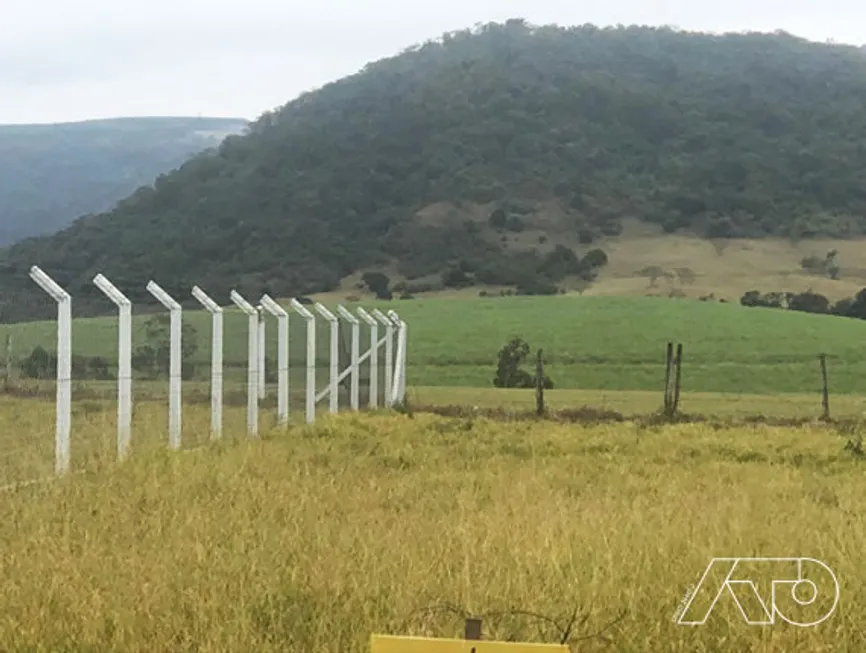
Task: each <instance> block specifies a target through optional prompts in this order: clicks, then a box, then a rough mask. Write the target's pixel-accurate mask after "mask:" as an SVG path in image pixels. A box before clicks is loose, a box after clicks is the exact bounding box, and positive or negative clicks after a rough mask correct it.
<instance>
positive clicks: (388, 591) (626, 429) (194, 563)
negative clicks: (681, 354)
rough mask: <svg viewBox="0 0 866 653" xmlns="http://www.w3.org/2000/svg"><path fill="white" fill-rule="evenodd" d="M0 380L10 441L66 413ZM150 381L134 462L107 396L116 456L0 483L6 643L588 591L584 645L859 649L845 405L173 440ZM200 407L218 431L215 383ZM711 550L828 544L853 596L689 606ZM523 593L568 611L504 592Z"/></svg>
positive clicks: (520, 606)
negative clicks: (171, 444) (822, 412)
mask: <svg viewBox="0 0 866 653" xmlns="http://www.w3.org/2000/svg"><path fill="white" fill-rule="evenodd" d="M3 401H4V405H3V407H2V408H3V410H2V414H3V415H14V419H11V418H10V419H6V420H5V421H4V422H3V429H4V432H3V433H2V439H3V442H5V443H6V448H7V449H8V450H11V444H12V443H14V442H17V441H18V440H20V439H21V438H25V437H28V436H30V435H32V434H31V430H32V429H33V428H34V427H35V426H38V427H39V429H40V431H41V430H42V429H43V428H44V426H45V425H46V423H47V424H49V425H50V412H51V411H50V407H51V404H48V403H43V402H38V401H32V400H30V401H21V400H11V399H4V400H3ZM154 406H155V408H154V409H153V410H154V412H153V413H152V414H150V413H148V414H146V415H138V416H137V419H140V420H142V421H141V422H140V424H141V426H140V427H139V428H138V430H137V431H136V433H138V434H139V435H137V436H136V437H137V438H138V439H137V441H136V450H135V453H134V455H133V457H132V458H131V459H130V460H129V461H127V462H125V463H123V464H116V463H111V464H108V463H109V462H110V458H111V450H112V442H113V432H112V428H113V426H112V425H113V421H112V419H111V416H110V415H109V416H107V417H106V416H105V415H104V414H102V413H99V412H97V411H95V410H92V411H91V412H90V413H87V414H83V413H82V415H80V416H79V419H78V421H77V424H78V427H77V428H78V431H77V433H78V438H79V439H78V440H77V442H79V443H81V442H90V443H91V444H90V445H84V444H79V449H78V450H79V451H80V449H81V448H82V447H85V446H89V447H90V448H91V449H90V450H91V451H92V452H95V451H102V452H103V453H102V457H101V458H100V456H99V455H97V454H95V453H94V454H93V455H92V457H91V458H92V460H93V461H101V462H94V463H93V464H91V465H90V466H89V469H90V470H91V471H88V472H86V473H84V474H79V475H74V476H71V477H69V478H66V479H61V480H58V481H55V482H52V483H44V484H38V485H33V486H29V487H26V488H22V489H17V490H12V491H7V492H5V493H3V494H2V495H0V538H2V542H3V547H2V551H3V555H2V557H0V575H2V578H3V592H2V593H0V615H2V616H0V649H2V650H4V651H46V652H47V651H142V652H144V651H147V652H148V653H150V652H152V651H198V652H202V653H206V652H216V651H265V652H268V651H274V652H276V651H299V652H302V651H303V652H310V653H313V652H315V653H318V652H327V653H338V652H339V653H356V652H361V651H367V650H368V647H369V638H370V635H371V633H374V632H375V633H390V634H410V635H428V636H444V637H453V636H459V635H460V633H461V632H462V618H463V615H464V613H465V614H466V615H469V614H473V615H482V616H483V618H484V635H485V638H497V639H508V638H511V637H513V638H516V639H518V640H529V641H547V642H552V641H558V639H559V637H560V636H561V634H562V633H561V632H560V631H559V629H561V628H564V626H565V624H566V623H567V622H568V621H569V618H570V617H571V615H572V613H573V612H574V611H575V610H576V611H577V615H578V618H577V622H576V623H575V625H574V632H573V633H572V637H571V639H570V644H571V646H572V650H574V651H614V650H615V651H621V652H641V653H643V652H646V651H653V652H656V651H658V652H668V651H670V652H681V653H685V652H689V653H693V652H707V653H708V652H710V651H737V652H749V651H755V652H759V651H760V652H761V653H783V652H784V653H787V652H789V651H810V652H817V651H831V650H832V651H850V652H852V653H854V652H857V653H859V652H860V651H863V650H866V648H864V646H866V633H864V630H863V628H862V622H863V618H864V616H866V590H864V583H863V581H864V580H866V567H864V565H863V562H862V561H861V560H860V556H861V552H862V550H863V548H864V546H866V527H864V519H863V510H862V500H863V499H862V498H863V496H864V495H866V475H864V471H866V468H864V466H863V465H864V464H866V461H861V460H860V459H859V458H858V457H856V456H854V455H852V454H851V453H850V452H848V451H846V450H845V448H844V447H845V437H841V436H840V435H838V433H836V432H835V431H832V430H830V429H827V428H822V427H804V428H799V429H781V428H771V427H763V426H755V427H750V428H727V429H726V428H721V429H711V428H709V427H706V426H701V425H678V426H666V427H652V428H647V427H641V426H639V425H637V424H634V423H628V422H627V423H623V424H616V425H610V426H599V427H582V426H577V425H563V424H557V423H553V422H544V421H531V420H527V421H504V422H494V421H488V420H485V419H466V418H463V419H457V418H451V419H449V418H441V417H436V416H433V415H429V414H423V413H414V414H412V415H401V414H392V415H384V414H354V415H353V414H341V415H338V416H336V417H323V418H322V419H321V420H320V421H319V422H318V423H317V424H316V425H315V426H314V427H312V428H310V427H294V428H291V429H290V430H289V431H288V432H285V433H283V432H279V431H274V430H272V431H268V432H266V433H264V434H263V437H262V438H261V439H260V440H258V441H248V440H246V439H245V438H243V437H241V438H238V439H234V438H228V439H227V441H226V442H224V443H220V444H207V441H206V437H197V441H198V443H199V444H203V445H204V446H203V447H201V448H199V449H196V450H194V451H188V452H183V453H170V452H168V451H166V450H165V447H164V446H163V444H162V442H163V440H162V435H161V434H160V432H159V431H160V428H161V426H154V427H153V431H152V432H150V431H148V430H147V429H146V428H145V425H146V424H148V423H151V422H152V423H153V424H157V425H161V424H162V421H164V418H165V414H164V406H162V405H154ZM46 410H47V412H48V413H49V414H48V416H47V417H46V416H45V415H44V413H45V412H46ZM80 410H81V409H80ZM142 410H144V411H145V412H146V411H147V410H150V408H149V407H148V408H145V409H142ZM15 411H18V412H17V413H16V412H15ZM40 411H41V413H42V414H40V415H37V414H36V413H37V412H40ZM242 411H243V409H242V408H238V409H235V408H232V409H230V411H229V412H232V417H231V420H235V421H234V422H231V423H232V424H236V425H237V426H236V427H234V426H233V427H232V428H235V429H236V430H235V433H242V415H243V412H242ZM227 418H228V415H227ZM28 420H29V421H28ZM148 420H149V421H148ZM227 421H229V420H228V419H227ZM184 426H185V433H186V434H189V437H191V438H193V437H194V435H193V434H195V433H198V434H204V433H206V431H207V411H206V407H202V410H201V411H196V410H193V408H190V409H189V411H188V412H187V413H186V417H185V424H184ZM39 437H42V436H39ZM46 441H47V442H48V444H49V445H50V433H49V434H48V435H47V436H46ZM75 443H76V440H73V446H74V447H75ZM73 455H75V449H74V453H73ZM79 455H84V454H83V453H80V454H79ZM13 462H14V461H12V460H9V459H5V460H4V462H3V464H6V465H8V464H13ZM717 556H810V557H814V558H817V559H819V560H822V561H824V562H825V563H826V564H827V565H829V566H830V567H831V568H832V570H833V571H834V572H835V574H836V576H837V578H838V580H839V584H840V588H841V591H840V600H839V604H838V607H837V609H836V611H835V612H834V613H833V615H832V616H831V617H830V618H829V619H828V620H827V621H826V622H825V623H823V624H820V625H818V626H815V627H809V628H796V627H793V626H790V625H787V624H784V623H781V624H776V625H773V626H764V627H759V626H749V625H747V624H745V623H744V622H743V621H742V618H741V617H739V615H738V614H737V613H736V611H735V610H734V608H733V607H732V605H730V604H727V605H720V606H718V607H717V608H716V610H715V611H714V612H713V613H712V615H711V616H710V619H709V620H708V622H707V623H706V624H705V625H703V626H695V627H688V626H680V625H677V624H675V623H674V614H675V612H676V610H677V606H678V604H679V603H680V601H681V599H682V598H683V596H684V595H685V593H686V591H687V589H688V588H689V587H690V586H692V585H694V584H696V583H697V582H698V580H699V578H700V576H701V574H702V573H703V571H704V569H705V568H706V566H707V565H708V563H709V562H710V559H711V558H713V557H717ZM431 606H437V607H438V608H439V609H437V610H434V609H431ZM444 606H449V609H448V610H445V609H443V607H444ZM515 610H522V611H527V612H532V613H537V614H542V615H546V616H548V617H550V618H552V619H553V620H555V621H557V622H558V624H559V626H558V627H557V626H553V625H551V624H549V623H546V622H542V621H539V620H537V619H533V618H531V617H529V616H525V615H524V616H520V615H514V614H511V615H510V616H508V615H502V614H499V615H496V614H493V613H503V612H512V613H513V611H515ZM602 637H603V638H602Z"/></svg>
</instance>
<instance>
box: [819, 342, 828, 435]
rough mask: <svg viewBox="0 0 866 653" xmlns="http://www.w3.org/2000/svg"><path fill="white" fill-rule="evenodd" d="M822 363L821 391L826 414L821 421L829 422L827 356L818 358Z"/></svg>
mask: <svg viewBox="0 0 866 653" xmlns="http://www.w3.org/2000/svg"><path fill="white" fill-rule="evenodd" d="M818 358H819V359H820V361H821V390H822V393H821V394H822V404H823V408H824V412H823V414H822V415H821V419H823V420H829V419H830V389H829V387H828V385H827V355H826V354H821V355H820V356H819V357H818Z"/></svg>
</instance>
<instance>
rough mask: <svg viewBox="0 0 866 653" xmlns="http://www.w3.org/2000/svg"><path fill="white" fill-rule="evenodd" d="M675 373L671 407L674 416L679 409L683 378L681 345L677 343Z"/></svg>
mask: <svg viewBox="0 0 866 653" xmlns="http://www.w3.org/2000/svg"><path fill="white" fill-rule="evenodd" d="M676 365H677V371H676V377H675V379H674V398H673V406H672V407H671V415H676V414H677V410H678V409H679V407H680V382H681V381H682V378H683V343H681V342H680V343H677V359H676Z"/></svg>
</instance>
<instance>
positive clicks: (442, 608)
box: [402, 602, 627, 646]
mask: <svg viewBox="0 0 866 653" xmlns="http://www.w3.org/2000/svg"><path fill="white" fill-rule="evenodd" d="M435 612H445V613H450V614H454V615H455V616H458V617H460V618H461V619H463V620H466V619H482V620H483V619H495V618H497V617H521V616H522V617H529V618H532V619H535V620H536V621H541V622H545V623H547V624H549V625H551V626H553V627H554V628H556V630H557V631H558V632H559V633H560V634H559V635H558V640H559V641H558V643H559V644H563V645H569V646H571V645H573V644H575V643H577V642H581V641H588V640H593V639H597V640H600V641H602V642H604V643H606V644H612V643H613V640H612V639H610V638H609V637H608V636H607V635H606V633H607V631H609V630H610V629H611V628H613V627H614V626H615V625H616V624H618V623H619V622H620V621H622V620H623V619H624V618H625V616H626V614H627V613H626V611H625V610H623V611H621V612H620V613H619V614H618V615H617V616H616V617H615V618H614V619H613V620H611V621H610V622H608V623H606V624H605V625H604V626H602V627H601V628H599V629H598V630H597V631H595V632H594V633H592V634H588V635H582V636H579V637H575V636H574V635H573V633H574V631H575V629H576V628H581V627H583V626H584V625H586V623H587V622H588V621H589V618H590V616H591V615H592V609H591V608H589V609H587V610H586V611H584V612H583V613H582V614H581V612H580V608H579V607H575V608H574V610H573V611H572V612H571V616H570V617H569V618H568V621H567V622H565V623H564V624H563V623H561V622H560V621H558V620H557V619H554V618H553V617H550V616H548V615H544V614H541V613H539V612H534V611H531V610H524V609H520V608H511V609H507V610H495V611H489V612H483V613H471V612H470V611H469V610H467V609H466V608H464V607H462V606H459V605H455V604H453V603H448V602H441V603H434V604H431V605H428V606H424V607H422V608H419V609H417V610H413V611H412V612H410V613H409V614H408V615H407V616H406V618H405V619H404V620H403V626H402V629H403V630H406V629H407V628H408V627H409V625H410V622H411V620H412V619H413V618H414V617H416V616H418V615H421V614H425V613H426V614H430V613H435ZM516 635H517V633H514V634H512V635H510V636H508V637H507V638H506V639H505V640H504V641H516Z"/></svg>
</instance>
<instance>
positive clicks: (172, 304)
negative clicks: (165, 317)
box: [147, 281, 180, 311]
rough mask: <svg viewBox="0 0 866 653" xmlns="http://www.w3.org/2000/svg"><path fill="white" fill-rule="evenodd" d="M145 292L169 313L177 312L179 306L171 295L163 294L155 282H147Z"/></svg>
mask: <svg viewBox="0 0 866 653" xmlns="http://www.w3.org/2000/svg"><path fill="white" fill-rule="evenodd" d="M147 292H149V293H150V294H151V295H153V296H154V297H155V298H156V300H157V301H158V302H159V303H160V304H162V305H163V306H165V307H166V308H167V309H168V310H170V311H179V310H180V304H178V303H177V302H176V301H175V300H174V298H172V296H171V295H169V294H168V293H167V292H165V291H164V290H163V289H162V288H160V286H159V284H157V283H156V282H155V281H148V282H147Z"/></svg>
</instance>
